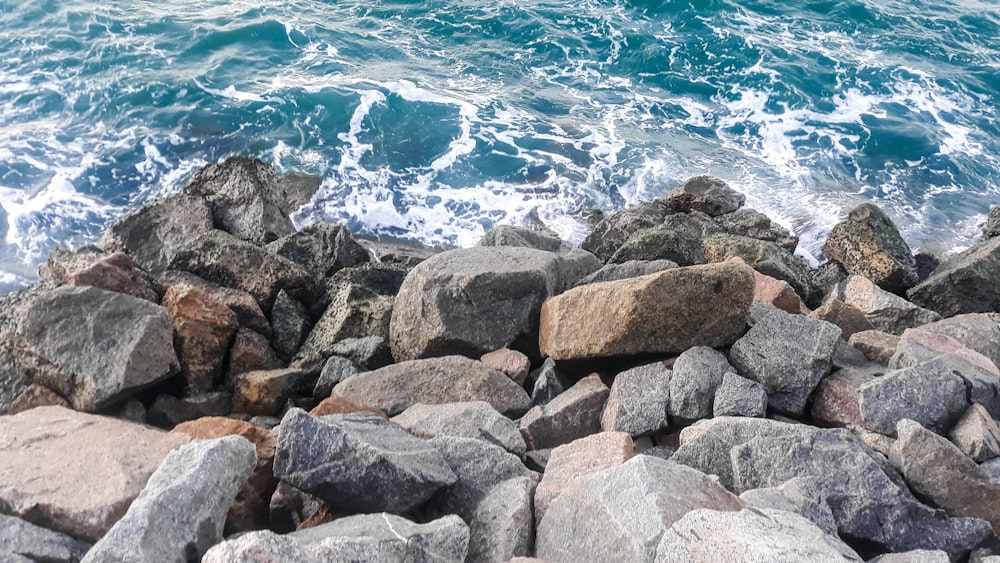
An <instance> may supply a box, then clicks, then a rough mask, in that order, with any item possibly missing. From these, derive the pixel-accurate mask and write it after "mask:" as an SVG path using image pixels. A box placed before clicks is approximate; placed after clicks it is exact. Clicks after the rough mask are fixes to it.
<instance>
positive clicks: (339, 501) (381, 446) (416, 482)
mask: <svg viewBox="0 0 1000 563" xmlns="http://www.w3.org/2000/svg"><path fill="white" fill-rule="evenodd" d="M274 475H275V476H276V477H278V478H279V479H281V480H283V481H286V482H288V483H289V484H291V485H292V486H294V487H297V488H299V489H302V490H304V491H306V492H309V493H311V494H314V495H316V496H318V497H320V498H321V499H323V500H326V501H327V502H330V503H333V504H335V505H336V506H337V507H338V508H340V509H343V510H345V511H354V512H365V511H367V512H378V511H389V512H405V511H407V510H410V509H412V508H414V507H416V506H418V505H420V504H422V503H423V502H425V501H427V500H428V499H430V498H431V496H432V495H433V494H434V493H435V492H436V491H437V490H439V489H440V488H441V487H444V486H447V485H451V484H453V483H454V482H455V480H456V477H455V474H454V473H453V472H452V471H451V469H449V467H448V464H447V463H446V462H445V460H444V458H443V457H442V456H441V454H440V453H439V452H438V450H437V449H435V448H433V447H432V446H430V445H428V444H427V443H426V442H425V441H423V440H420V439H419V438H415V437H413V436H412V435H410V434H409V433H407V432H406V431H405V430H403V429H401V428H399V427H398V426H396V425H394V424H392V423H390V422H388V421H387V420H385V419H383V418H380V417H379V416H377V415H374V414H370V413H355V414H345V415H330V416H324V417H320V418H313V417H311V416H309V415H308V414H306V413H305V411H303V410H301V409H294V408H293V409H291V410H289V411H288V413H287V414H285V417H284V418H283V419H282V421H281V428H280V431H279V433H278V449H277V453H276V454H275V458H274Z"/></svg>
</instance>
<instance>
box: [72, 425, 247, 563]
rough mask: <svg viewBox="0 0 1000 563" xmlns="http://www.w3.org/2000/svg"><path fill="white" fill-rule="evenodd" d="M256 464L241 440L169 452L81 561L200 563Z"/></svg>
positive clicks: (210, 442) (194, 444)
mask: <svg viewBox="0 0 1000 563" xmlns="http://www.w3.org/2000/svg"><path fill="white" fill-rule="evenodd" d="M256 461H257V456H256V454H255V453H254V446H253V444H251V443H250V441H249V440H247V439H246V438H243V437H241V436H227V437H225V438H215V439H212V440H198V441H195V442H191V443H190V444H186V445H184V446H181V447H180V448H178V449H176V450H174V451H173V452H171V453H170V454H169V455H167V457H166V458H165V459H164V460H163V462H162V463H160V466H159V467H158V468H157V469H156V472H155V473H153V475H152V476H151V477H150V478H149V482H148V483H147V484H146V486H145V487H144V488H143V489H142V492H141V493H140V494H139V497H138V498H136V499H135V502H133V503H132V506H130V507H129V509H128V512H126V513H125V516H123V517H122V519H121V520H119V521H118V522H117V523H116V524H115V525H114V526H113V527H112V528H111V529H110V530H109V531H108V533H107V534H105V535H104V537H102V538H101V539H100V541H98V542H97V543H96V544H94V547H93V548H92V549H91V550H90V551H88V552H87V556H86V557H84V559H83V561H84V562H99V561H126V560H128V561H149V562H161V561H162V562H167V561H179V562H185V561H190V560H192V559H194V560H198V559H200V558H201V556H202V555H204V554H205V552H206V551H208V549H209V548H210V547H212V546H213V545H215V544H217V543H219V542H220V541H222V528H223V524H225V519H226V512H227V511H228V510H229V506H230V505H231V504H232V503H233V500H234V499H235V498H236V493H237V492H238V491H239V490H240V489H241V488H242V487H243V485H244V484H245V483H246V481H247V478H248V477H249V476H250V472H251V471H252V470H253V468H254V465H255V464H256Z"/></svg>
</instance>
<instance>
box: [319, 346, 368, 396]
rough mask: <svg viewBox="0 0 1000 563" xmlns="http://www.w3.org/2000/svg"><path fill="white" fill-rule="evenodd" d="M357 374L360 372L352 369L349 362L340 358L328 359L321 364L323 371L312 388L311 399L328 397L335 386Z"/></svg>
mask: <svg viewBox="0 0 1000 563" xmlns="http://www.w3.org/2000/svg"><path fill="white" fill-rule="evenodd" d="M359 373H361V372H360V371H358V368H356V367H354V363H353V362H351V360H348V359H347V358H341V357H340V356H330V359H329V360H327V361H326V363H325V364H323V371H321V372H320V374H319V379H318V380H316V386H315V387H314V388H313V397H315V398H317V399H325V398H327V397H329V396H330V393H333V388H334V387H335V386H336V385H337V384H339V383H340V382H342V381H346V380H348V379H350V378H352V377H354V376H355V375H358V374H359Z"/></svg>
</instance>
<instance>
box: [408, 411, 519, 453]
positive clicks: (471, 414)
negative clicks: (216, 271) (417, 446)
mask: <svg viewBox="0 0 1000 563" xmlns="http://www.w3.org/2000/svg"><path fill="white" fill-rule="evenodd" d="M392 421H393V422H394V423H396V424H398V425H400V426H402V427H403V428H404V429H406V430H407V431H408V432H409V433H410V434H413V435H414V436H419V437H421V438H434V437H436V436H456V437H462V438H475V439H477V440H482V441H484V442H486V443H488V444H493V445H496V446H500V447H501V448H503V449H505V450H507V451H508V452H510V453H512V454H514V455H516V456H518V457H520V458H523V457H524V453H525V450H526V449H527V447H526V446H525V444H524V438H522V437H521V433H520V431H518V429H517V425H516V424H515V423H514V421H512V420H510V419H509V418H507V417H505V416H503V415H502V414H500V413H498V412H497V411H496V410H495V409H494V408H493V407H491V406H490V405H489V403H486V402H483V401H470V402H456V403H447V404H443V405H424V404H419V403H418V404H416V405H413V406H412V407H410V408H408V409H406V410H405V411H403V412H402V413H401V414H398V415H396V416H394V417H392Z"/></svg>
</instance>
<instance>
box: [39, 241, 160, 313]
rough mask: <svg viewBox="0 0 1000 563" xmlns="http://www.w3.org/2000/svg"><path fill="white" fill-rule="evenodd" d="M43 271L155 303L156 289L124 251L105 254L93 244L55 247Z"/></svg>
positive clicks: (61, 279) (64, 280)
mask: <svg viewBox="0 0 1000 563" xmlns="http://www.w3.org/2000/svg"><path fill="white" fill-rule="evenodd" d="M40 273H41V274H43V277H46V278H49V279H52V280H54V281H56V282H58V283H60V284H66V285H89V286H92V287H99V288H101V289H106V290H108V291H114V292H116V293H124V294H126V295H131V296H133V297H138V298H140V299H145V300H147V301H152V302H154V303H155V302H156V292H155V291H153V288H152V286H151V285H150V283H149V280H148V279H146V275H145V273H144V272H142V271H140V270H139V269H138V268H136V266H135V262H133V261H132V258H130V257H129V256H128V255H126V254H123V253H121V252H116V253H114V254H110V255H104V254H103V252H100V251H98V250H97V249H96V248H94V247H85V248H82V249H80V250H78V251H76V252H69V251H66V250H64V249H61V248H60V249H56V250H54V251H52V253H51V254H50V255H49V260H48V262H46V264H45V265H44V266H43V267H42V268H41V269H40Z"/></svg>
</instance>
